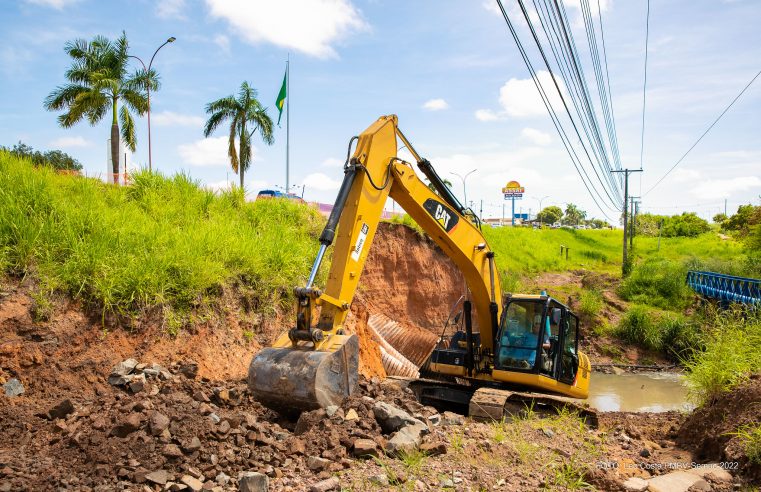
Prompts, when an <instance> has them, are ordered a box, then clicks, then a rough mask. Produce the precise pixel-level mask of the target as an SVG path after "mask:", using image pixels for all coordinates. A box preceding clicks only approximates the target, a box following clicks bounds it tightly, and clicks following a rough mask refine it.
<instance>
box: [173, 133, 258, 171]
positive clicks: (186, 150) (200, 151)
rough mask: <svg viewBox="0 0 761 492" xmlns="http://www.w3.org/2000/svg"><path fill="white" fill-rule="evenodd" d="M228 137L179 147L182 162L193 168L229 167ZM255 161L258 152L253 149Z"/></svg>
mask: <svg viewBox="0 0 761 492" xmlns="http://www.w3.org/2000/svg"><path fill="white" fill-rule="evenodd" d="M227 142H228V137H226V136H225V137H211V138H204V139H201V140H196V141H195V142H193V143H189V144H182V145H178V146H177V153H179V154H180V157H182V160H183V161H184V162H185V163H187V164H190V165H191V166H228V165H230V158H229V157H228V156H227ZM252 153H253V159H254V162H256V160H257V159H256V156H257V150H256V147H252Z"/></svg>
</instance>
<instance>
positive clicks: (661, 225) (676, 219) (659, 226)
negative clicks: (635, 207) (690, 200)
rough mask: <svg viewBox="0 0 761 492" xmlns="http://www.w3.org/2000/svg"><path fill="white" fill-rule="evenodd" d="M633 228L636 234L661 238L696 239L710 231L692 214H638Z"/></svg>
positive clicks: (706, 224)
mask: <svg viewBox="0 0 761 492" xmlns="http://www.w3.org/2000/svg"><path fill="white" fill-rule="evenodd" d="M634 226H635V230H636V233H637V234H641V235H644V236H657V235H658V234H660V235H661V236H663V237H696V236H699V235H700V234H703V233H704V232H708V231H710V230H711V226H710V225H708V222H707V221H706V220H703V219H701V218H700V217H698V216H697V214H695V213H694V212H683V213H682V214H681V215H673V216H667V215H654V214H640V215H638V216H637V217H636V219H635V221H634Z"/></svg>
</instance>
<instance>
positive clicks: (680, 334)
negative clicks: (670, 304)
mask: <svg viewBox="0 0 761 492" xmlns="http://www.w3.org/2000/svg"><path fill="white" fill-rule="evenodd" d="M658 324H659V325H660V330H661V333H662V335H661V346H662V349H663V351H664V352H665V353H666V356H667V357H668V358H669V359H671V360H672V361H674V362H684V361H686V360H688V359H689V358H690V357H691V356H692V354H693V353H695V351H697V350H701V349H702V347H703V340H702V333H701V330H700V327H699V325H698V324H697V323H695V322H694V321H691V320H688V319H687V318H685V317H684V316H682V315H672V314H666V315H665V316H663V317H662V318H661V319H660V320H659V321H658Z"/></svg>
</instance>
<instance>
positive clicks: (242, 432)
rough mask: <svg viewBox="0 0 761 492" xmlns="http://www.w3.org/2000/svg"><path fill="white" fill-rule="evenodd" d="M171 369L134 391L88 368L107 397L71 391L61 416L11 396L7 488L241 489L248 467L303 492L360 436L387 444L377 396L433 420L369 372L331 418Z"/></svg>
mask: <svg viewBox="0 0 761 492" xmlns="http://www.w3.org/2000/svg"><path fill="white" fill-rule="evenodd" d="M185 367H187V365H186V366H185ZM170 370H171V373H170V374H169V375H168V377H169V379H168V380H166V381H164V380H161V379H159V378H158V377H149V378H148V379H147V382H146V383H145V386H144V387H143V388H142V390H141V391H139V392H138V393H135V394H133V393H132V392H131V391H129V390H126V389H125V390H121V389H119V388H116V387H113V386H110V385H109V384H108V383H107V382H106V381H105V379H106V378H105V377H104V374H97V373H90V376H92V379H94V380H96V382H97V384H96V387H97V388H98V390H97V396H93V397H86V396H74V397H72V398H71V400H70V401H71V403H69V404H67V405H61V407H62V408H65V407H66V406H68V410H64V411H62V413H60V414H59V415H58V417H59V418H57V419H53V418H49V417H48V416H46V415H45V414H46V413H49V412H50V409H51V408H52V407H53V406H54V405H55V404H56V403H58V402H59V400H57V399H56V400H54V399H52V398H48V399H44V400H43V399H40V398H36V397H35V396H36V395H35V396H26V395H22V396H18V397H15V398H3V399H2V400H1V401H0V420H1V421H2V422H3V433H2V434H0V486H2V487H5V488H2V487H0V490H58V489H59V488H64V489H66V488H71V489H74V490H82V489H85V488H86V487H94V486H101V487H105V488H101V489H98V490H121V489H125V490H136V489H135V487H137V484H141V483H145V484H147V485H149V488H148V490H159V489H157V488H156V487H157V486H158V485H161V486H162V487H161V490H164V488H163V485H164V484H163V483H162V481H168V482H179V481H180V480H181V478H182V477H183V476H185V475H190V476H192V477H194V478H196V479H197V480H200V483H204V482H206V486H207V487H205V488H204V490H207V489H210V488H211V487H212V486H223V487H224V486H227V487H225V488H223V489H222V490H230V489H232V490H237V487H236V485H237V476H238V473H239V472H241V471H246V470H251V471H257V472H261V473H264V474H267V475H269V476H270V477H271V479H272V480H273V488H274V489H276V490H279V489H282V488H283V487H289V486H297V487H298V489H299V490H301V489H302V488H304V487H305V486H306V485H307V484H308V483H310V482H316V481H317V480H319V479H322V478H328V477H329V476H330V475H331V474H332V473H335V472H337V471H340V470H343V469H345V468H348V467H349V466H350V465H351V463H352V462H351V461H350V460H349V459H347V458H348V457H349V456H351V453H352V451H353V448H354V443H355V441H356V440H357V439H369V440H370V441H371V442H375V443H376V444H377V449H378V450H379V449H381V448H382V447H384V446H385V443H386V438H387V435H386V437H384V432H383V431H382V430H381V428H380V426H379V424H378V423H377V422H376V420H375V417H374V416H373V413H372V408H373V405H374V404H375V403H376V401H385V402H388V403H390V404H393V405H395V406H397V407H399V408H404V409H406V410H407V411H408V412H414V413H416V414H421V413H422V415H423V418H424V417H425V416H427V415H433V414H435V413H436V412H435V411H433V410H432V409H428V407H423V406H422V405H420V404H418V403H417V402H416V401H415V400H414V398H413V397H412V396H411V395H410V394H409V393H407V392H404V391H402V389H401V388H400V387H398V386H395V385H393V384H386V383H384V384H380V383H379V382H378V380H373V381H368V380H362V381H361V382H360V386H359V389H358V392H357V393H356V394H355V395H354V396H353V397H352V398H350V399H348V400H347V401H346V402H345V403H344V405H343V406H342V407H341V408H339V409H336V411H335V413H334V414H332V415H331V416H327V415H326V411H325V410H318V411H315V412H309V413H307V414H303V415H302V419H300V420H299V421H298V422H293V421H287V420H283V419H282V418H281V417H280V416H279V415H277V414H276V413H274V412H272V411H270V410H268V409H266V408H264V407H262V406H261V405H260V404H259V403H258V402H256V401H254V400H253V399H252V397H251V396H250V395H249V394H248V392H247V389H246V386H245V381H242V380H239V381H234V382H233V383H232V384H231V382H230V381H224V382H220V383H214V382H210V381H208V380H204V379H201V380H199V379H193V378H192V376H191V377H190V378H188V377H186V376H185V375H184V373H183V371H184V370H185V369H184V368H183V367H182V366H180V365H175V366H173V367H171V368H170ZM106 374H108V371H106ZM45 401H47V403H45ZM376 452H379V451H376ZM225 477H227V478H225ZM156 479H158V480H159V481H156ZM8 486H10V488H7V487H8ZM88 490H89V489H88Z"/></svg>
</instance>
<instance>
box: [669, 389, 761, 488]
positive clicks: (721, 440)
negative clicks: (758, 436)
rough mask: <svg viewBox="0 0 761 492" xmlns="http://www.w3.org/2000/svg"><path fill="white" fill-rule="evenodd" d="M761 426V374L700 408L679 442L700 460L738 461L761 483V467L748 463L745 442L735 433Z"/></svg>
mask: <svg viewBox="0 0 761 492" xmlns="http://www.w3.org/2000/svg"><path fill="white" fill-rule="evenodd" d="M760 425H761V374H755V375H753V376H752V378H751V379H750V380H749V381H747V382H746V383H744V384H742V385H740V386H739V387H737V388H735V389H733V390H732V391H731V392H728V393H723V394H721V395H719V396H717V397H716V398H714V399H713V400H712V401H710V402H708V403H706V404H705V405H704V406H702V407H700V408H698V409H696V410H695V411H694V412H692V413H691V414H690V416H689V417H687V419H686V420H685V422H684V424H683V425H682V426H681V428H680V429H679V437H678V442H679V443H680V444H681V445H683V446H687V447H690V448H692V449H694V450H695V454H696V456H697V457H698V458H699V459H710V460H718V461H728V462H737V463H738V466H739V469H740V470H741V471H742V472H743V473H744V474H746V475H747V476H748V477H750V478H754V479H756V480H761V464H759V463H752V462H750V461H749V460H748V456H747V455H746V451H745V449H744V446H743V442H742V439H741V438H740V437H738V436H737V435H735V434H734V433H735V432H736V431H737V430H738V429H739V428H742V427H744V426H754V427H756V428H757V427H758V426H760Z"/></svg>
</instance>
